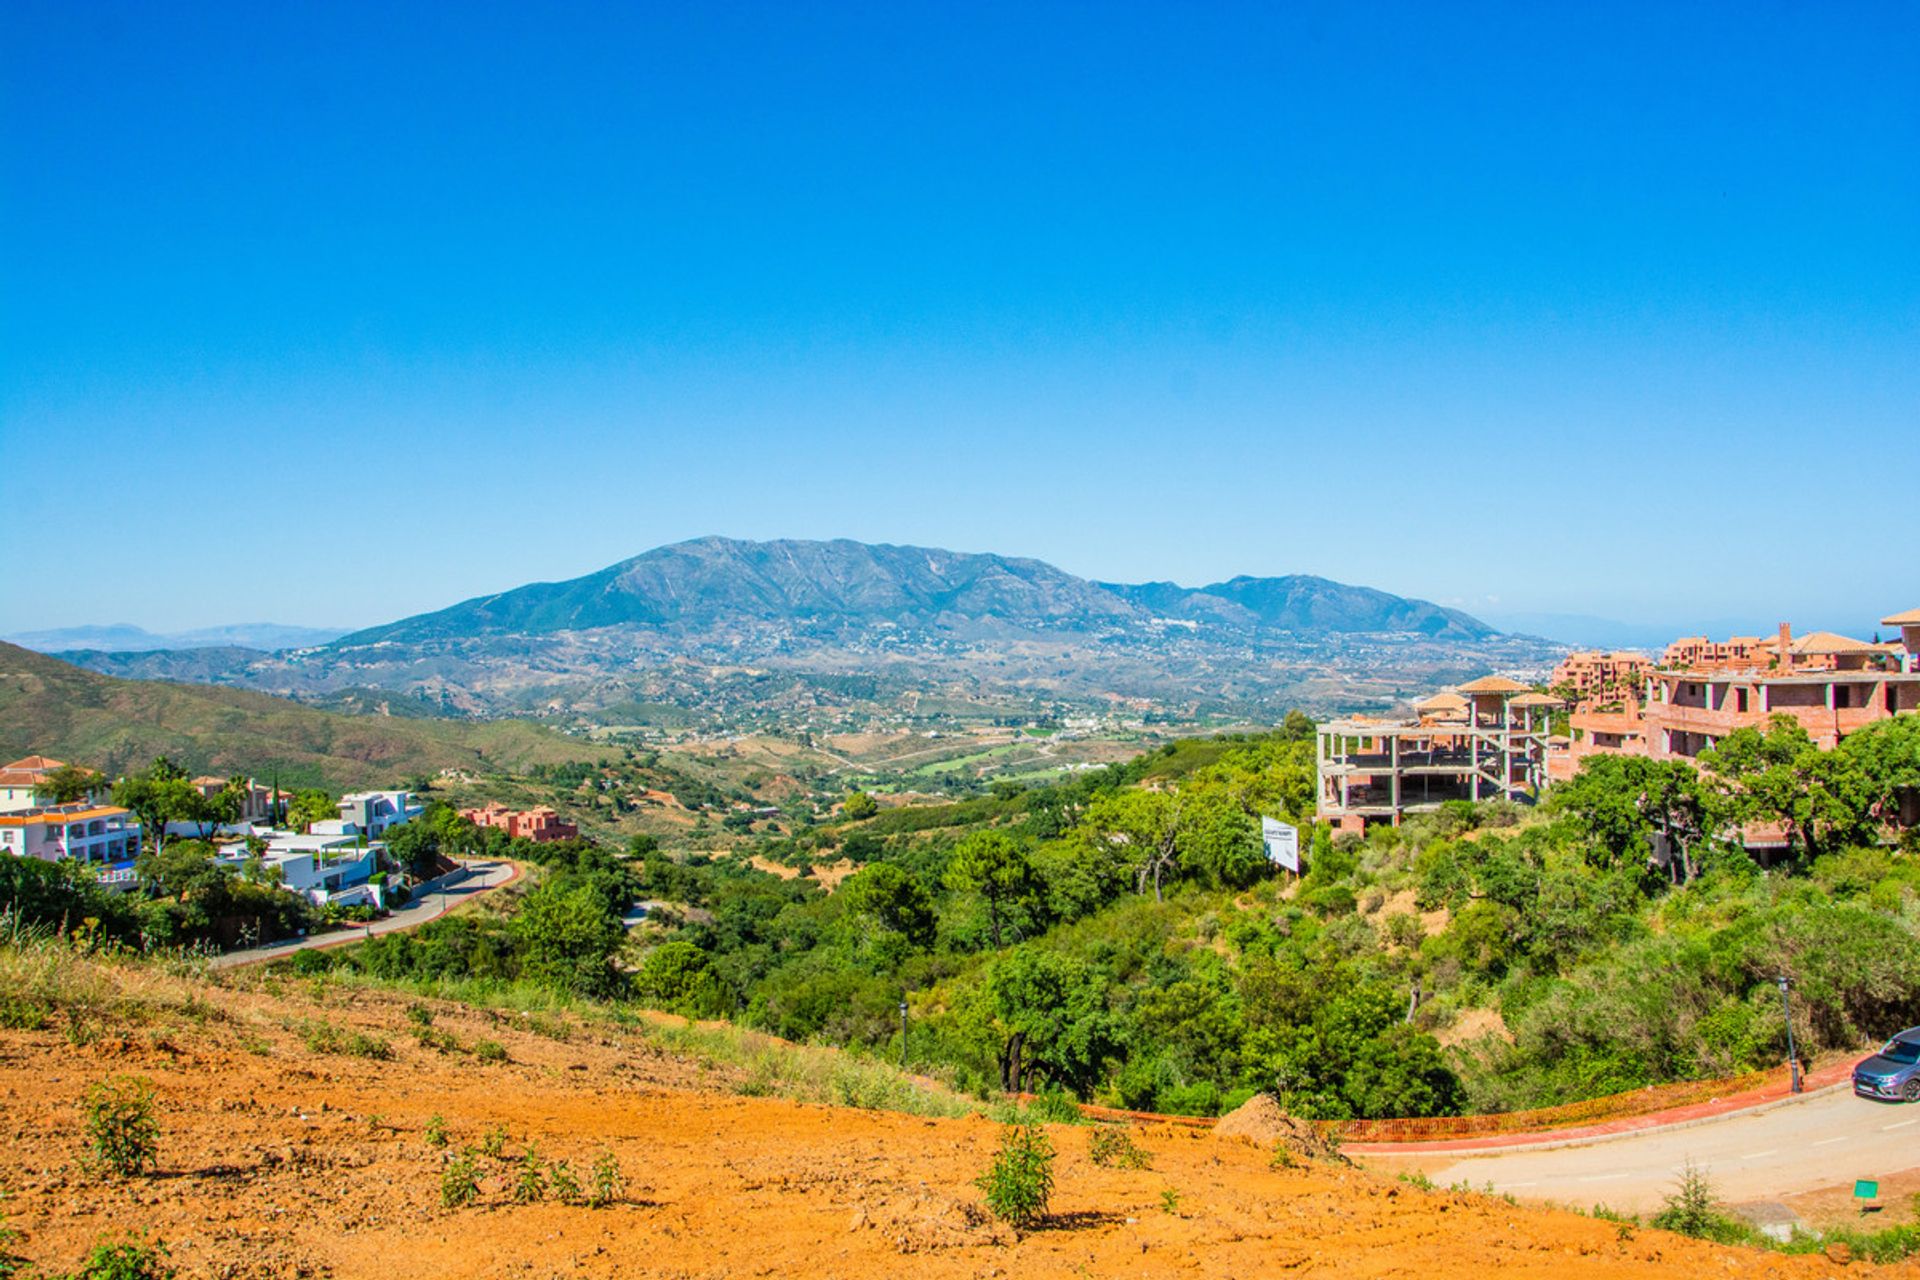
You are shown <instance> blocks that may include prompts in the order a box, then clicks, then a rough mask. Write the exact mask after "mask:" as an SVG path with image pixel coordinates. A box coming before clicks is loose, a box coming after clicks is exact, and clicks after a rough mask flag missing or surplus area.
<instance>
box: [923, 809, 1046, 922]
mask: <svg viewBox="0 0 1920 1280" xmlns="http://www.w3.org/2000/svg"><path fill="white" fill-rule="evenodd" d="M946 879H947V886H948V887H949V888H951V889H955V890H958V891H959V892H961V893H977V894H979V895H980V897H981V899H982V900H983V901H985V903H986V904H987V929H988V932H989V933H991V934H992V936H993V948H994V950H996V951H998V950H999V949H1000V946H1001V924H1002V922H1003V921H1004V920H1005V919H1006V917H1007V915H1008V913H1009V912H1011V911H1014V910H1016V909H1018V908H1019V907H1021V906H1023V905H1025V904H1027V903H1029V902H1032V901H1033V900H1034V899H1036V898H1037V897H1038V896H1039V893H1040V883H1039V879H1038V877H1037V876H1035V875H1034V871H1033V859H1032V858H1031V856H1029V853H1028V850H1027V846H1026V845H1025V844H1024V843H1022V842H1021V841H1019V840H1016V839H1014V838H1013V837H1012V836H1010V835H1007V834H1006V833H1005V832H1002V831H979V832H975V833H974V834H973V835H970V836H968V837H967V838H966V839H964V840H962V841H961V842H960V843H959V845H958V846H957V847H955V849H954V851H953V857H952V858H951V859H950V860H949V861H948V863H947V877H946Z"/></svg>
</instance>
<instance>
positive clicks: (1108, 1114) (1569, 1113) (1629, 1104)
mask: <svg viewBox="0 0 1920 1280" xmlns="http://www.w3.org/2000/svg"><path fill="white" fill-rule="evenodd" d="M1774 1085H1777V1086H1779V1087H1780V1091H1781V1092H1782V1093H1783V1094H1784V1093H1785V1092H1786V1079H1785V1077H1784V1076H1783V1075H1782V1074H1781V1073H1780V1071H1779V1070H1777V1069H1775V1070H1771V1071H1755V1072H1752V1073H1750V1074H1748V1075H1744V1076H1735V1077H1733V1078H1731V1079H1725V1080H1690V1081H1682V1082H1680V1083H1678V1084H1665V1085H1651V1086H1648V1087H1647V1088H1645V1089H1634V1090H1631V1091H1629V1092H1627V1093H1615V1094H1609V1095H1607V1096H1606V1097H1602V1098H1589V1099H1587V1100H1586V1101H1585V1102H1569V1103H1566V1104H1564V1105H1562V1106H1557V1107H1538V1108H1535V1109H1534V1110H1531V1111H1504V1112H1498V1113H1495V1114H1492V1115H1479V1116H1418V1117H1409V1118H1407V1119H1401V1120H1321V1121H1316V1122H1315V1124H1316V1125H1318V1126H1319V1127H1321V1128H1323V1129H1328V1130H1331V1131H1332V1132H1333V1133H1335V1134H1337V1135H1338V1136H1339V1137H1340V1138H1341V1140H1343V1141H1347V1142H1435V1141H1445V1140H1448V1139H1454V1138H1486V1137H1493V1136H1496V1135H1502V1134H1518V1133H1548V1132H1552V1131H1554V1130H1557V1129H1575V1128H1580V1127H1582V1126H1585V1125H1597V1124H1606V1123H1608V1122H1611V1121H1615V1120H1626V1119H1632V1118H1634V1117H1637V1116H1646V1115H1652V1114H1654V1113H1656V1112H1660V1111H1670V1110H1673V1109H1675V1108H1678V1107H1691V1106H1697V1105H1699V1104H1701V1103H1705V1102H1714V1101H1717V1100H1720V1099H1723V1098H1730V1097H1735V1096H1739V1095H1743V1094H1752V1093H1760V1092H1762V1091H1765V1090H1767V1089H1768V1088H1769V1086H1774ZM1015 1096H1016V1097H1018V1098H1020V1099H1021V1100H1022V1101H1031V1100H1032V1098H1033V1095H1032V1094H1026V1093H1023V1094H1017V1095H1015ZM1079 1106H1080V1114H1081V1115H1083V1116H1085V1117H1086V1118H1087V1119H1089V1120H1107V1121H1116V1122H1129V1121H1131V1122H1133V1123H1137V1124H1171V1125H1180V1126H1184V1127H1187V1128H1196V1129H1210V1128H1212V1127H1213V1126H1214V1125H1216V1124H1218V1123H1219V1121H1218V1120H1216V1119H1215V1118H1214V1117H1212V1116H1173V1115H1160V1114H1157V1113H1155V1112H1151V1111H1126V1110H1121V1109H1119V1108H1116V1107H1097V1106H1094V1105H1093V1104H1091V1103H1081V1104H1079Z"/></svg>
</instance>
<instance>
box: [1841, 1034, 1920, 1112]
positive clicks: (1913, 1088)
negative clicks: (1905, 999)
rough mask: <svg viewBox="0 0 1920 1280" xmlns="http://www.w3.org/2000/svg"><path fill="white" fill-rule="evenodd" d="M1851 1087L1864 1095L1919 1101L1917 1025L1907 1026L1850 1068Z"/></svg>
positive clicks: (1919, 1049) (1919, 1055)
mask: <svg viewBox="0 0 1920 1280" xmlns="http://www.w3.org/2000/svg"><path fill="white" fill-rule="evenodd" d="M1853 1091H1854V1092H1855V1093H1857V1094H1859V1095H1860V1096H1861V1097H1863V1098H1893V1099H1896V1100H1901V1101H1906V1102H1920V1027H1909V1028H1907V1029H1906V1030H1905V1031H1902V1032H1901V1033H1900V1034H1899V1035H1897V1036H1895V1037H1894V1038H1893V1039H1891V1040H1889V1041H1887V1042H1886V1043H1885V1044H1883V1045H1881V1046H1880V1052H1878V1053H1876V1054H1874V1055H1873V1056H1872V1057H1871V1058H1868V1059H1867V1060H1866V1061H1864V1062H1862V1063H1859V1064H1858V1065H1857V1066H1855V1067H1854V1069H1853Z"/></svg>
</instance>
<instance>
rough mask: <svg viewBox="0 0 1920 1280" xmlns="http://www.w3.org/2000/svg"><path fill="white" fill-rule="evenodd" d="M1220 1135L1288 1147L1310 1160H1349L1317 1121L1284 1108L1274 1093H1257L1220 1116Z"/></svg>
mask: <svg viewBox="0 0 1920 1280" xmlns="http://www.w3.org/2000/svg"><path fill="white" fill-rule="evenodd" d="M1213 1134H1214V1136H1215V1137H1217V1138H1242V1139H1245V1140H1246V1141H1248V1142H1251V1143H1252V1144H1253V1145H1254V1146H1256V1147H1266V1148H1269V1149H1279V1148H1285V1149H1286V1150H1288V1151H1290V1152H1292V1153H1293V1154H1294V1155H1296V1156H1304V1157H1305V1158H1307V1159H1309V1160H1337V1161H1339V1162H1340V1163H1341V1164H1345V1163H1347V1160H1346V1157H1344V1156H1342V1155H1341V1154H1340V1148H1339V1146H1338V1144H1336V1143H1335V1142H1334V1141H1333V1140H1332V1139H1331V1138H1330V1137H1328V1135H1326V1134H1325V1133H1322V1132H1321V1131H1320V1129H1319V1128H1317V1127H1316V1126H1314V1125H1313V1124H1311V1123H1309V1122H1307V1121H1305V1120H1302V1119H1300V1118H1298V1117H1297V1116H1290V1115H1288V1114H1287V1113H1286V1112H1284V1111H1282V1110H1281V1109H1280V1104H1279V1103H1278V1102H1275V1101H1274V1100H1273V1095H1272V1094H1266V1093H1256V1094H1254V1095H1253V1096H1252V1097H1251V1098H1248V1099H1247V1100H1246V1101H1245V1102H1243V1103H1241V1104H1240V1105H1239V1106H1238V1107H1236V1108H1235V1109H1234V1110H1232V1111H1229V1112H1228V1113H1227V1114H1226V1115H1224V1116H1222V1117H1221V1118H1220V1123H1219V1124H1217V1125H1215V1126H1214V1127H1213Z"/></svg>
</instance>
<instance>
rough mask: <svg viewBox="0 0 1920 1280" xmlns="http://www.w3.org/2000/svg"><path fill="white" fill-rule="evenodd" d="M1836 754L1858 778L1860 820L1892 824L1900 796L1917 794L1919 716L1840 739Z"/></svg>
mask: <svg viewBox="0 0 1920 1280" xmlns="http://www.w3.org/2000/svg"><path fill="white" fill-rule="evenodd" d="M1836 752H1837V754H1839V755H1840V756H1841V757H1842V758H1843V759H1845V760H1846V761H1847V762H1848V763H1849V764H1850V765H1851V767H1852V769H1853V770H1854V771H1856V772H1857V774H1858V778H1859V792H1858V795H1859V799H1860V801H1861V802H1862V803H1863V805H1864V807H1865V813H1864V814H1862V815H1861V817H1862V818H1863V819H1867V820H1871V821H1873V822H1879V823H1892V822H1893V821H1895V820H1896V818H1897V816H1898V814H1899V809H1900V796H1901V794H1902V793H1903V792H1914V791H1920V715H1914V714H1901V715H1897V716H1894V717H1893V718H1892V719H1889V720H1881V721H1878V722H1876V723H1874V724H1870V725H1868V726H1867V727H1866V728H1864V729H1862V730H1860V731H1859V732H1858V733H1850V734H1848V735H1847V736H1846V737H1844V738H1842V739H1841V740H1840V745H1839V747H1838V748H1836Z"/></svg>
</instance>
